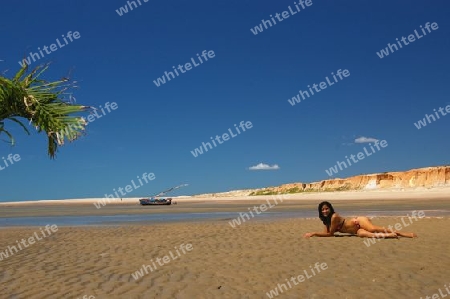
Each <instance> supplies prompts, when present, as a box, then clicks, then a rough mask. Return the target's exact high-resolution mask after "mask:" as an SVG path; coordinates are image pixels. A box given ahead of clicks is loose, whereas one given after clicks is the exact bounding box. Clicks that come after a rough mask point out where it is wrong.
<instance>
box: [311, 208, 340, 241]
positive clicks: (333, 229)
mask: <svg viewBox="0 0 450 299" xmlns="http://www.w3.org/2000/svg"><path fill="white" fill-rule="evenodd" d="M338 224H339V216H338V215H337V214H334V215H333V216H332V217H331V227H330V230H329V231H328V229H327V226H325V229H324V232H323V233H318V232H313V233H306V234H305V235H304V237H305V238H310V237H334V233H335V232H336V231H337V230H336V229H337V227H338Z"/></svg>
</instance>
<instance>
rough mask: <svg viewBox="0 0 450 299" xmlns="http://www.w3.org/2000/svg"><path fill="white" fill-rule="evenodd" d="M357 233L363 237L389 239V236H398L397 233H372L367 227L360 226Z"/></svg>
mask: <svg viewBox="0 0 450 299" xmlns="http://www.w3.org/2000/svg"><path fill="white" fill-rule="evenodd" d="M356 234H357V235H358V237H361V238H377V239H388V238H398V236H397V234H396V233H371V232H369V231H366V230H365V229H362V228H360V229H359V230H358V231H357V232H356Z"/></svg>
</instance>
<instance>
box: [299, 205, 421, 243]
mask: <svg viewBox="0 0 450 299" xmlns="http://www.w3.org/2000/svg"><path fill="white" fill-rule="evenodd" d="M318 210H319V218H320V220H322V222H323V224H324V225H325V229H324V232H323V233H316V232H314V233H306V234H305V235H304V237H305V238H309V237H333V236H334V233H335V232H341V233H347V234H352V235H357V236H359V237H361V238H383V239H384V238H398V236H401V237H406V238H414V237H417V235H416V234H415V233H402V232H399V231H394V230H391V229H389V228H385V227H381V226H376V225H373V224H372V222H371V221H370V219H369V218H367V217H355V218H347V219H346V218H344V217H341V216H340V215H339V214H338V213H336V212H335V211H334V209H333V206H332V205H331V204H330V203H329V202H328V201H323V202H321V203H320V204H319V208H318Z"/></svg>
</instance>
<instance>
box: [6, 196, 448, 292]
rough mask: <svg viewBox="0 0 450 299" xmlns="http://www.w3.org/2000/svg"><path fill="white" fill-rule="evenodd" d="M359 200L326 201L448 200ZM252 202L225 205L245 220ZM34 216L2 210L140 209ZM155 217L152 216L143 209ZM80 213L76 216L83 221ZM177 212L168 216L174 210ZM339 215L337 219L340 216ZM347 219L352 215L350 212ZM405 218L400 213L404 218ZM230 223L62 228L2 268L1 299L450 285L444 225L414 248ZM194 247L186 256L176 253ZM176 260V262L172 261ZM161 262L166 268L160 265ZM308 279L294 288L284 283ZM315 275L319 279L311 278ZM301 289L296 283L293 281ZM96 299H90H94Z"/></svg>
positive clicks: (418, 224) (312, 224) (23, 231)
mask: <svg viewBox="0 0 450 299" xmlns="http://www.w3.org/2000/svg"><path fill="white" fill-rule="evenodd" d="M389 196H390V197H389V198H391V200H390V201H385V200H380V201H377V202H374V201H372V200H370V201H364V200H362V199H360V200H354V201H346V200H343V201H332V203H333V204H334V205H335V207H338V208H339V209H342V210H347V211H350V210H351V209H353V210H354V211H358V210H360V209H361V210H363V209H362V208H365V207H369V208H371V207H374V206H376V207H378V208H379V207H383V209H386V210H389V209H398V208H399V206H403V208H407V209H409V208H411V210H412V209H422V208H426V207H428V208H430V207H438V208H443V207H444V208H447V209H448V206H449V205H448V201H446V200H445V198H440V199H435V200H434V201H427V200H424V198H422V200H419V199H418V198H416V199H415V200H395V196H394V197H392V196H391V195H389ZM249 203H250V202H248V203H246V202H239V203H235V204H231V205H228V208H227V209H228V210H240V211H242V210H243V209H242V208H243V207H244V206H249V207H250V206H253V204H251V205H250V204H249ZM316 206H317V200H310V201H304V202H295V201H287V202H285V203H283V205H279V206H277V207H276V208H274V209H281V210H292V209H315V208H316ZM226 207H227V204H225V203H224V204H222V205H220V204H219V203H214V202H208V201H205V202H198V203H195V202H194V203H186V205H184V204H179V205H177V206H170V207H164V209H163V210H159V212H164V211H168V210H169V209H170V208H174V209H175V211H178V212H183V211H191V210H201V211H213V210H216V211H217V210H223V209H225V208H226ZM33 208H35V207H29V206H28V208H26V206H22V208H21V209H17V207H15V206H10V205H4V206H3V207H1V211H0V217H2V216H3V217H4V216H5V215H6V214H10V213H11V212H12V214H14V215H16V216H18V215H21V214H20V213H21V211H22V213H25V214H26V215H27V216H30V215H34V216H39V215H47V214H64V213H69V212H72V214H80V215H83V214H85V213H86V214H88V213H89V212H91V213H100V211H102V212H101V213H105V214H108V213H120V212H121V210H122V209H124V210H126V211H128V212H129V211H133V210H136V211H137V210H139V211H143V210H142V209H139V208H140V207H139V206H130V205H129V204H128V205H110V206H109V207H108V206H107V207H105V208H104V209H100V210H97V211H96V209H95V208H94V207H92V205H80V206H79V207H77V208H76V209H74V208H73V207H72V208H70V209H69V208H67V207H66V206H63V207H61V206H59V207H57V206H55V205H47V206H46V207H45V208H39V207H38V209H37V210H35V212H34V213H32V210H33ZM144 210H145V211H147V212H153V210H152V209H150V210H149V209H144ZM80 211H81V212H80ZM172 211H174V210H172ZM338 212H341V210H338ZM346 214H347V215H348V213H346ZM405 215H406V213H405ZM229 221H230V219H222V220H215V221H202V222H188V223H167V224H152V225H149V224H139V225H115V226H103V227H100V226H96V227H59V228H58V231H57V232H55V233H53V234H52V235H51V236H48V237H46V238H43V239H42V240H40V241H38V242H36V243H35V244H33V245H29V247H28V248H24V249H23V250H21V251H19V252H18V253H15V254H14V255H12V256H9V257H8V258H4V259H3V260H1V261H0V298H11V299H13V298H14V299H16V298H17V299H18V298H82V297H83V295H87V297H85V298H88V297H89V296H95V298H186V299H191V298H269V297H268V296H267V295H266V293H267V292H270V290H272V289H275V288H276V287H277V284H279V283H280V284H281V283H285V284H286V285H287V290H285V289H283V290H284V291H283V293H281V292H280V291H279V292H280V293H281V294H280V295H279V296H278V297H276V298H420V297H421V296H422V297H423V298H425V296H427V295H428V296H431V295H433V294H435V293H438V291H439V289H441V290H442V291H443V292H444V293H445V292H446V291H445V288H444V286H445V285H447V286H449V284H450V281H449V276H450V275H449V274H450V259H449V258H448V248H450V238H449V237H448V235H449V232H450V228H449V225H450V218H448V217H443V218H424V219H419V220H418V221H414V222H413V224H411V225H410V226H408V227H407V228H404V229H403V230H404V231H414V232H416V233H417V234H418V235H419V238H417V239H406V238H401V239H398V240H395V239H394V240H380V241H379V242H377V243H376V244H373V245H371V246H369V247H367V246H366V245H365V243H364V240H366V239H361V238H358V237H353V236H352V237H335V238H311V239H304V238H302V236H303V234H304V233H305V232H310V231H319V230H322V224H321V222H320V221H319V219H287V220H258V219H257V218H254V219H251V220H249V221H247V222H245V223H243V224H242V225H240V226H238V227H236V228H232V227H231V226H230V225H229ZM373 221H374V223H375V224H379V225H386V226H387V225H389V224H391V225H394V224H396V223H401V220H400V218H398V217H380V218H374V219H373ZM34 232H39V227H20V228H19V227H13V228H2V229H0V251H2V250H3V251H4V250H5V249H6V248H7V247H8V246H11V245H17V244H16V240H20V239H22V238H28V237H30V236H32V235H33V234H34ZM181 244H192V250H191V251H185V252H186V253H183V252H180V251H179V252H180V253H181V254H180V255H179V256H178V257H177V253H176V249H175V247H177V248H179V247H180V245H181ZM171 252H172V255H173V256H175V257H177V258H176V259H173V258H171V257H170V253H171ZM167 255H168V256H169V261H168V263H166V264H164V265H163V266H160V265H158V264H156V265H157V267H156V269H154V271H153V272H151V271H150V270H148V271H149V273H148V274H144V273H145V272H142V273H143V274H144V276H143V277H141V278H139V279H138V280H135V279H134V278H133V277H132V275H131V274H132V273H135V272H136V271H138V270H140V269H142V266H143V265H152V260H153V261H154V262H155V263H156V259H157V258H161V259H162V258H163V257H164V256H167ZM317 262H318V263H319V264H321V263H326V265H327V269H326V270H322V271H321V273H316V275H313V273H312V272H311V269H310V266H314V264H315V263H317ZM162 263H163V262H162ZM304 271H306V273H307V274H308V275H309V276H311V277H310V278H307V279H306V280H305V281H304V282H302V283H299V284H298V285H295V284H294V282H292V281H291V282H290V284H291V287H289V285H288V284H287V282H286V279H291V277H298V276H299V275H301V274H303V275H305V273H304ZM316 272H317V270H316ZM295 282H297V280H296V281H295ZM91 298H93V297H91Z"/></svg>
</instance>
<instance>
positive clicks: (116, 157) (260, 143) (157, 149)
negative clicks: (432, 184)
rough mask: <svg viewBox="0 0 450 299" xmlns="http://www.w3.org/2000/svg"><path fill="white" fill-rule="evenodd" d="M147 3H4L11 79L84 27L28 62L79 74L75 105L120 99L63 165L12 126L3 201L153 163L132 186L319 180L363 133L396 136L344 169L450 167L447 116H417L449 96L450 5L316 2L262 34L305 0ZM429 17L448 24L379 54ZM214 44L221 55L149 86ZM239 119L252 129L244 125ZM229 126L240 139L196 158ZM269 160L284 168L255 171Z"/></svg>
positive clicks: (141, 192)
mask: <svg viewBox="0 0 450 299" xmlns="http://www.w3.org/2000/svg"><path fill="white" fill-rule="evenodd" d="M140 1H141V5H138V7H137V8H134V9H133V10H129V11H128V13H122V16H119V14H118V13H117V12H116V10H118V9H119V8H120V7H123V6H125V5H127V2H126V1H123V0H111V1H107V3H106V2H102V3H99V2H93V1H87V0H78V1H66V2H64V3H61V1H56V0H45V1H31V0H26V1H7V2H5V3H3V4H2V10H1V12H0V16H1V20H2V21H1V26H0V35H1V37H2V44H3V45H4V46H3V47H2V49H1V50H0V60H3V61H0V70H1V71H2V72H6V73H4V74H5V75H6V76H9V77H10V76H12V75H13V74H14V73H15V72H16V71H17V70H18V69H19V68H20V65H19V64H18V61H20V60H21V59H23V58H24V57H26V56H27V55H29V53H30V52H37V50H38V47H40V48H41V49H42V48H43V46H44V45H47V46H48V47H49V46H50V45H51V44H52V43H55V41H56V39H57V38H59V39H60V42H62V35H65V36H67V33H68V32H69V31H72V33H73V32H75V31H78V32H79V34H80V37H79V38H78V39H73V41H72V42H68V43H67V44H65V45H64V47H61V48H58V49H57V50H56V51H54V52H51V53H50V54H48V55H47V54H46V55H45V56H44V57H43V58H41V59H37V61H36V62H32V63H31V67H32V66H36V65H38V64H42V63H47V62H51V63H52V64H51V67H50V70H49V72H48V73H47V77H46V78H47V79H49V80H54V79H58V78H60V77H63V76H66V75H68V74H69V73H70V74H71V78H72V79H73V80H76V81H77V82H78V86H79V88H78V89H76V90H74V91H73V95H74V96H75V98H76V99H77V103H79V104H85V105H90V106H94V107H97V108H98V107H99V106H100V105H102V106H105V103H106V102H110V103H112V102H116V103H117V106H118V108H117V109H116V110H112V111H111V112H110V113H107V114H105V115H104V116H103V117H102V118H99V119H96V120H95V121H94V122H92V123H90V124H89V125H88V126H87V135H86V136H85V137H83V138H81V139H79V140H77V141H76V142H73V143H68V144H66V145H64V146H63V147H61V148H60V150H59V152H58V155H57V159H56V160H50V159H49V158H48V156H47V153H46V139H45V136H44V135H37V134H33V135H32V136H28V135H25V134H24V133H23V132H22V131H21V129H20V128H18V127H17V126H16V125H14V124H13V123H7V128H9V129H10V131H11V132H13V133H14V135H15V137H16V141H17V143H16V145H15V146H14V147H11V146H10V145H9V144H7V143H4V142H2V143H1V144H0V151H1V153H0V155H1V157H5V158H6V157H7V156H8V154H19V155H20V157H21V160H20V161H18V162H15V163H14V164H13V165H10V166H8V167H5V168H4V169H3V170H1V171H0V179H1V189H2V192H1V195H0V201H19V200H40V199H62V198H86V197H103V196H104V195H105V194H111V193H112V192H113V189H114V188H115V189H117V188H118V187H122V188H124V187H125V186H126V185H128V184H130V181H131V180H133V179H134V180H135V181H136V178H137V176H140V177H142V175H143V173H154V175H155V179H154V180H152V181H149V183H145V184H144V185H142V186H140V187H139V188H138V189H135V190H133V191H132V192H129V193H127V194H126V195H125V196H124V197H139V196H148V195H151V194H154V193H157V192H159V191H161V190H164V189H165V188H169V187H172V186H175V185H178V184H184V183H187V184H189V186H188V187H186V188H183V189H180V190H178V191H177V192H175V193H174V194H173V195H182V194H186V195H190V194H198V193H209V192H221V191H228V190H233V189H245V188H260V187H265V186H273V185H279V184H283V183H290V182H312V181H319V180H323V179H329V178H330V177H329V176H328V175H327V173H326V171H325V170H326V169H329V168H330V167H333V166H334V165H336V163H337V161H343V160H344V157H345V156H349V155H351V154H355V155H356V154H357V153H358V152H361V151H362V150H363V148H364V147H366V148H368V147H369V143H357V142H355V140H356V139H357V138H361V137H366V138H373V139H378V140H380V141H381V140H386V141H387V143H388V146H387V147H385V148H383V149H382V150H380V151H378V152H376V153H374V154H373V155H372V156H370V157H366V158H365V159H364V160H361V161H359V162H358V163H356V164H353V165H352V166H349V167H348V168H346V169H343V170H342V171H339V173H338V174H337V175H335V176H334V177H348V176H353V175H358V174H362V173H375V172H384V171H401V170H407V169H411V168H418V167H426V166H436V165H444V164H449V163H450V158H449V156H448V148H450V139H449V138H448V136H449V135H448V134H449V127H450V116H442V117H441V118H440V119H439V120H436V121H432V122H430V123H427V126H426V127H423V128H421V129H420V130H418V129H417V128H416V127H415V126H414V122H417V121H418V120H420V119H423V118H424V117H425V114H431V113H433V109H438V108H439V107H445V106H446V105H449V104H450V92H449V90H448V82H449V81H450V74H449V72H448V66H449V65H450V55H449V54H448V53H450V38H449V36H450V20H449V18H448V15H449V13H450V3H449V2H448V1H433V5H430V4H429V3H427V2H425V1H417V0H414V1H408V2H406V1H396V2H394V3H392V1H376V2H375V1H372V2H370V3H369V2H362V1H355V0H353V1H345V2H342V1H331V0H330V1H320V2H319V1H312V5H310V6H308V7H307V6H305V8H304V9H303V8H301V7H300V6H299V7H300V8H301V10H300V12H297V13H296V14H295V15H290V16H289V17H288V18H287V19H284V20H283V21H281V22H280V21H277V24H276V25H273V26H272V27H270V28H268V29H264V30H263V31H262V32H260V33H259V34H257V35H255V34H253V33H252V32H251V30H250V29H251V28H254V27H255V26H258V25H260V23H261V20H262V19H265V20H268V19H269V18H270V17H269V16H270V15H271V14H272V15H273V16H274V15H275V14H276V13H280V14H281V13H282V12H283V11H289V8H288V7H289V6H291V8H292V9H293V10H294V12H295V8H294V7H295V5H294V1H290V0H279V1H256V0H251V1H236V0H230V1H206V0H200V1H156V0H150V1H148V2H144V0H140ZM136 2H137V1H136ZM128 9H129V8H128ZM427 22H430V23H433V22H436V23H437V24H438V29H437V30H431V32H430V33H428V34H427V35H426V36H425V35H423V34H421V35H423V36H422V37H421V38H420V39H417V40H415V41H414V42H411V43H410V44H409V45H405V46H403V47H402V48H401V49H398V50H397V51H394V52H390V55H389V56H386V57H384V58H382V59H381V58H380V57H379V56H378V55H377V54H376V52H379V51H380V50H381V49H384V48H386V47H387V44H388V43H391V44H393V43H395V42H396V40H395V39H396V38H399V39H400V38H401V37H402V36H405V37H408V35H410V34H414V30H418V32H419V34H420V33H421V31H420V30H421V29H420V26H421V25H422V26H425V24H426V23H427ZM203 50H206V51H214V55H215V56H214V57H213V58H210V59H208V61H204V62H203V63H202V64H200V65H198V66H196V67H193V68H192V69H191V70H189V71H186V72H185V73H183V74H180V75H179V76H177V77H175V78H174V79H171V80H170V81H167V82H166V83H165V84H161V85H160V86H159V87H157V86H156V85H155V84H154V83H153V81H154V80H156V79H157V78H158V77H162V76H163V75H164V72H165V71H173V69H172V66H178V65H179V64H181V65H185V64H186V63H188V62H191V58H193V59H194V60H195V59H197V55H196V54H197V53H199V54H201V53H202V51H203ZM196 61H197V63H198V60H196ZM345 69H347V70H348V71H349V73H350V75H349V76H348V77H346V78H344V79H343V80H339V82H336V83H335V84H334V85H332V86H328V87H327V88H326V89H324V90H322V91H320V92H319V93H316V94H315V95H314V96H311V97H310V98H308V99H306V100H304V101H301V102H300V103H297V104H295V105H294V106H292V105H291V104H289V102H288V99H291V98H292V97H294V96H296V95H297V94H298V93H299V90H306V89H307V86H308V85H310V86H311V85H312V84H314V83H316V84H319V83H320V82H323V81H325V78H326V77H327V76H328V77H329V78H330V79H331V73H332V72H334V73H335V74H336V72H337V71H338V70H345ZM241 121H244V123H245V122H247V121H249V122H251V124H252V127H251V128H250V129H247V130H246V131H245V132H241V133H240V134H236V131H233V130H235V127H234V124H236V125H239V123H240V122H241ZM228 129H230V130H232V132H233V133H234V134H235V135H236V136H234V137H230V138H229V140H227V141H223V143H222V144H219V145H217V146H216V147H214V148H213V149H210V150H208V151H207V152H205V151H204V152H203V154H199V155H198V156H197V157H194V156H193V154H192V153H191V151H194V150H195V148H198V147H200V146H201V145H202V142H208V141H211V140H210V137H214V136H216V135H221V136H222V135H223V134H224V133H227V132H228ZM2 139H6V137H5V136H3V138H2ZM0 162H1V163H3V160H1V161H0ZM1 163H0V165H2V166H3V167H4V166H5V165H4V164H1ZM260 163H263V164H267V165H270V166H273V165H278V169H274V170H250V169H249V168H250V167H252V166H256V165H258V164H260Z"/></svg>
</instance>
